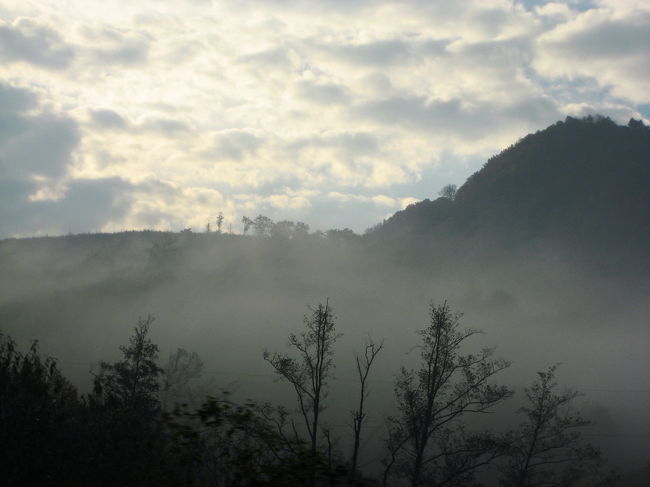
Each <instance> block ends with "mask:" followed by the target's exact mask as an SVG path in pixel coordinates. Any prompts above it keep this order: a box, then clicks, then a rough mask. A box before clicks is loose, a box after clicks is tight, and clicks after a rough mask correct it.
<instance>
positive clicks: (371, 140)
mask: <svg viewBox="0 0 650 487" xmlns="http://www.w3.org/2000/svg"><path fill="white" fill-rule="evenodd" d="M308 147H333V148H339V149H342V150H344V151H345V152H346V153H347V154H349V155H370V154H376V153H377V152H378V151H379V139H378V138H377V137H376V136H375V135H373V134H370V133H367V132H351V133H343V134H331V135H322V136H315V137H308V138H304V139H299V140H297V141H294V142H292V143H291V144H289V146H288V149H289V150H290V151H292V152H299V151H301V150H302V149H305V148H308Z"/></svg>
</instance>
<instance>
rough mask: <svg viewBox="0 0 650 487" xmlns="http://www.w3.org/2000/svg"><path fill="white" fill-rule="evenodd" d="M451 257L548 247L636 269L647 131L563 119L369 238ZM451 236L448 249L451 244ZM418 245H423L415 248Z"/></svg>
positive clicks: (646, 239)
mask: <svg viewBox="0 0 650 487" xmlns="http://www.w3.org/2000/svg"><path fill="white" fill-rule="evenodd" d="M371 233H372V234H373V235H375V236H376V237H377V238H378V239H380V240H384V241H386V240H388V241H391V242H393V243H394V242H395V241H396V238H395V237H396V236H399V240H402V241H403V240H408V239H409V238H416V239H422V238H426V239H428V240H429V243H430V248H432V247H435V248H439V247H440V246H441V245H442V247H443V248H445V247H446V248H447V249H448V250H452V249H458V246H459V245H461V246H463V244H467V241H468V239H469V240H470V241H473V244H474V245H482V244H480V243H478V242H477V239H481V241H483V242H492V244H493V245H496V246H497V247H498V248H500V249H513V248H520V247H527V246H532V247H538V246H545V245H549V244H553V245H554V246H556V247H559V248H561V249H562V250H563V251H564V252H567V253H568V255H570V256H571V257H577V256H581V257H582V258H584V259H587V260H594V258H596V259H598V260H600V259H602V258H604V259H605V260H607V261H609V262H610V263H612V264H615V265H616V264H618V263H620V264H625V263H627V264H630V263H632V262H633V263H634V265H636V264H638V259H639V258H641V259H643V257H644V256H645V257H646V258H645V261H646V262H645V263H644V265H646V266H647V249H648V248H650V129H649V128H648V127H646V126H644V125H643V124H642V123H641V122H636V121H634V120H631V121H630V123H629V124H628V126H619V125H616V124H615V123H614V122H612V121H611V120H609V119H607V118H591V117H590V118H586V119H582V120H578V119H574V118H567V119H566V120H565V121H564V122H558V123H556V124H555V125H552V126H550V127H548V128H547V129H545V130H542V131H539V132H537V133H535V134H531V135H528V136H526V137H525V138H523V139H522V140H520V141H519V142H517V143H516V144H515V145H513V146H511V147H509V148H508V149H506V150H504V151H503V152H502V153H500V154H499V155H497V156H495V157H493V158H491V159H490V160H489V161H488V162H487V163H486V164H485V165H484V167H483V168H482V169H481V170H480V171H478V172H476V173H475V174H474V175H472V176H471V177H470V178H469V179H468V180H467V182H466V183H465V184H464V185H463V186H462V187H461V188H459V190H458V192H457V194H456V197H455V199H454V200H453V201H451V200H449V199H446V198H438V199H437V200H435V201H428V200H425V201H423V202H420V203H417V204H415V205H411V206H409V207H408V208H407V209H405V210H403V211H401V212H398V213H396V214H395V215H393V216H392V217H391V218H389V219H388V220H387V221H385V222H384V224H383V225H381V226H379V227H378V228H377V229H376V230H375V231H374V232H371ZM448 239H451V241H452V242H453V246H451V247H450V246H449V245H450V242H449V240H448ZM420 243H422V242H420Z"/></svg>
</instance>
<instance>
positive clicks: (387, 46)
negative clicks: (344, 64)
mask: <svg viewBox="0 0 650 487" xmlns="http://www.w3.org/2000/svg"><path fill="white" fill-rule="evenodd" d="M335 52H336V53H337V54H339V55H341V56H342V57H344V58H346V59H347V60H349V61H351V62H353V63H358V64H371V65H387V64H397V63H402V62H404V61H406V60H407V58H408V57H409V53H410V46H409V44H407V43H406V42H404V41H401V40H397V39H390V40H381V41H376V42H371V43H366V44H359V45H347V46H340V47H337V48H336V49H335Z"/></svg>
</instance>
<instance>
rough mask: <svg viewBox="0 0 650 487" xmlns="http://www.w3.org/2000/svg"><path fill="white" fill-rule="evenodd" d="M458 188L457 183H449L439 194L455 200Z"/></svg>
mask: <svg viewBox="0 0 650 487" xmlns="http://www.w3.org/2000/svg"><path fill="white" fill-rule="evenodd" d="M456 190H457V187H456V185H455V184H447V185H445V186H443V187H442V189H441V190H440V192H439V193H438V196H440V197H442V198H447V199H448V200H451V201H454V199H455V198H456Z"/></svg>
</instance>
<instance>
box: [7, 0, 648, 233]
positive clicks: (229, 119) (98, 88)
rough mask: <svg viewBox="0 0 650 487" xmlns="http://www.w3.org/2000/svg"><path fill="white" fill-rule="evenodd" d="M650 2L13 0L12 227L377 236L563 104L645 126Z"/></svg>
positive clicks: (563, 109)
mask: <svg viewBox="0 0 650 487" xmlns="http://www.w3.org/2000/svg"><path fill="white" fill-rule="evenodd" d="M649 45H650V2H648V1H647V0H591V1H586V0H585V1H583V0H575V1H564V2H553V1H551V2H547V1H529V0H526V1H522V2H520V1H510V0H475V1H469V0H468V1H463V2H448V1H438V0H411V1H407V2H404V1H382V0H360V1H356V2H350V1H349V0H321V1H319V2H313V1H307V0H293V1H292V0H238V1H234V0H231V1H218V2H217V1H211V0H174V1H169V2H141V1H132V0H131V1H126V0H102V1H101V2H100V1H94V0H91V1H89V0H48V1H47V2H43V1H40V0H39V1H34V0H23V1H21V2H7V1H5V0H0V237H8V236H23V235H39V234H46V233H49V234H59V233H67V232H87V231H115V230H123V229H142V228H152V229H172V230H179V229H182V228H185V227H192V228H193V229H194V230H195V231H201V230H202V229H203V228H204V227H205V224H206V223H207V222H208V221H211V222H212V225H213V227H214V220H215V218H216V215H217V214H218V213H219V212H222V213H223V214H224V216H225V220H226V221H225V228H228V227H229V226H230V225H231V224H232V227H233V229H234V230H235V231H239V230H240V228H241V223H240V220H241V218H242V216H244V215H247V216H250V217H255V216H256V215H257V214H260V213H261V214H265V215H268V216H270V217H271V218H273V219H276V220H281V219H290V220H300V221H305V222H307V223H309V224H310V225H311V226H312V228H321V229H327V228H331V227H337V228H344V227H349V228H352V229H354V230H355V231H363V230H364V229H365V228H367V227H370V226H372V225H374V224H376V223H377V222H379V221H381V220H382V219H383V218H385V217H387V216H389V215H390V214H392V213H394V212H395V211H397V210H399V209H401V208H403V207H405V206H406V205H408V204H409V203H412V202H413V201H417V200H419V199H423V198H435V197H436V196H437V193H438V191H439V189H440V188H441V187H442V186H444V185H445V184H448V183H455V184H458V185H460V184H462V183H463V182H464V180H465V179H466V178H467V177H468V176H469V175H470V174H472V173H473V172H474V171H476V170H477V169H479V168H480V167H481V165H482V164H483V163H484V162H485V161H486V160H487V158H488V157H489V156H491V155H493V154H495V153H497V152H498V151H500V150H502V149H503V148H505V147H507V146H508V145H510V144H512V143H514V142H516V141H517V140H518V139H519V138H521V137H522V136H524V135H526V134H527V133H529V132H533V131H536V130H539V129H542V128H544V127H546V126H547V125H550V124H552V123H554V122H556V121H558V120H561V119H563V118H565V117H566V116H567V115H572V116H582V115H587V114H595V113H599V114H602V115H605V116H610V117H611V118H613V119H614V120H616V121H617V122H620V123H625V122H627V120H628V119H629V118H631V117H634V118H645V120H646V122H648V116H649V113H648V106H649V104H650V55H648V46H649Z"/></svg>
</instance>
